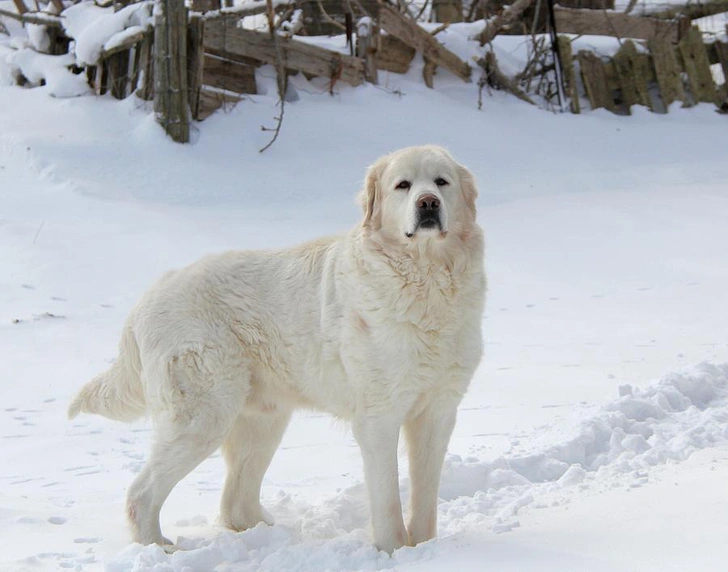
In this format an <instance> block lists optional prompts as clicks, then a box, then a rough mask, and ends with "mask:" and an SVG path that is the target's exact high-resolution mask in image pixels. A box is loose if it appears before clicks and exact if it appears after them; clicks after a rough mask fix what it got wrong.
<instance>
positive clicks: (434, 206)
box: [407, 195, 443, 238]
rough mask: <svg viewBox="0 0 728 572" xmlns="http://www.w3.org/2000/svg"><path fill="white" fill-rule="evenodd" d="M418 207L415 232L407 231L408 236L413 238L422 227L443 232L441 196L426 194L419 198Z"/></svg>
mask: <svg viewBox="0 0 728 572" xmlns="http://www.w3.org/2000/svg"><path fill="white" fill-rule="evenodd" d="M416 207H417V212H416V218H415V228H414V231H413V232H411V233H409V232H408V233H407V237H409V238H412V237H413V236H414V234H415V233H416V232H417V231H418V230H420V229H421V228H424V229H428V230H430V229H437V230H439V231H440V232H442V230H443V229H442V219H441V217H440V199H439V198H437V197H436V196H435V195H424V196H422V197H420V198H419V199H417V204H416Z"/></svg>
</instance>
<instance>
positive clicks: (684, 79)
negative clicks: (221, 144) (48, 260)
mask: <svg viewBox="0 0 728 572" xmlns="http://www.w3.org/2000/svg"><path fill="white" fill-rule="evenodd" d="M28 2H29V0H5V1H0V32H1V31H2V30H3V28H6V33H10V32H7V26H5V25H4V24H5V23H11V22H12V23H13V25H14V26H17V25H20V26H23V27H24V28H25V31H26V34H27V37H28V42H27V44H29V45H24V44H22V43H17V42H16V44H15V46H14V48H15V49H16V50H17V53H15V54H14V55H13V56H11V57H10V58H9V60H11V67H12V69H13V70H14V72H13V73H14V74H15V79H16V81H17V83H19V84H24V85H29V86H32V85H37V84H41V85H42V84H44V83H46V82H50V81H53V82H55V83H56V84H58V85H56V86H55V87H54V89H53V90H52V91H51V92H52V93H55V94H62V95H75V94H78V93H82V92H83V90H86V91H88V90H89V89H90V90H92V91H93V92H95V93H96V94H99V95H101V94H105V93H109V94H111V95H112V96H114V97H117V98H124V97H127V96H128V95H130V94H132V93H136V94H137V95H138V96H140V97H142V98H143V99H147V100H150V99H154V100H155V111H156V113H157V115H158V117H160V122H161V123H162V124H163V125H164V126H165V128H166V129H167V131H168V132H169V133H170V134H171V135H172V136H173V137H174V138H175V139H176V140H179V141H185V140H186V139H187V137H188V135H186V133H188V131H189V120H190V117H191V118H192V119H195V120H203V119H204V118H205V117H207V116H209V115H210V114H211V113H213V112H214V111H215V110H216V109H219V108H220V107H221V106H224V105H226V104H227V103H231V102H237V101H239V100H240V99H241V98H242V97H243V96H244V95H245V94H254V93H256V92H257V86H256V74H255V71H256V69H257V68H258V67H260V66H262V65H265V64H272V65H274V66H275V68H276V70H277V73H278V75H279V76H281V77H283V80H280V81H279V91H280V88H281V86H284V85H285V77H287V75H288V74H292V73H303V74H306V75H307V76H308V77H312V76H318V77H325V78H327V79H328V80H329V86H330V90H332V91H333V88H334V86H335V85H336V84H337V83H338V82H345V83H348V84H350V85H353V86H356V85H359V84H362V83H364V82H371V83H377V81H378V71H381V70H386V71H389V72H393V73H405V72H407V71H408V69H409V68H410V64H411V62H412V61H413V59H414V57H415V54H417V53H420V54H421V55H422V58H423V60H424V64H425V65H424V69H423V81H424V82H425V83H426V84H427V85H428V86H429V87H433V86H434V77H435V70H436V69H437V68H438V67H442V68H445V69H447V70H449V71H450V72H451V73H452V74H454V75H455V76H456V77H458V78H460V79H461V80H463V81H465V82H469V81H471V77H472V75H473V69H476V70H477V69H478V66H479V67H480V68H482V71H481V77H480V79H479V82H478V83H479V85H480V87H481V89H482V88H484V87H486V86H487V87H489V88H495V89H504V90H507V91H509V92H511V93H513V94H514V95H516V96H517V97H519V98H520V99H522V100H524V101H528V102H529V103H535V102H539V103H540V104H542V105H546V106H549V105H551V106H553V100H554V99H555V94H557V93H558V94H563V95H565V96H566V97H567V99H568V101H562V102H561V103H562V108H563V107H564V106H565V105H566V104H568V105H569V107H570V109H571V111H572V112H575V113H579V112H580V111H581V109H582V108H583V106H584V105H585V104H587V103H588V105H589V106H590V107H591V108H592V109H597V108H605V109H608V110H610V111H612V112H615V113H621V114H629V113H630V108H631V107H632V106H633V105H643V106H646V107H648V108H649V109H650V110H652V111H655V112H666V111H667V110H668V109H669V107H670V105H671V104H672V103H673V102H676V101H678V102H681V103H682V104H683V105H694V104H695V103H697V102H711V103H715V104H716V105H718V107H719V108H720V109H722V110H725V111H728V109H726V107H728V89H727V88H726V77H728V30H726V33H725V34H722V35H721V34H720V33H719V34H714V35H713V36H712V38H710V39H709V40H708V41H706V40H705V38H704V36H703V34H701V32H700V31H699V30H698V28H697V27H695V26H693V22H698V23H700V22H701V20H700V19H701V18H702V22H705V18H706V17H707V18H711V20H710V22H711V25H712V26H713V27H714V28H715V23H716V22H720V21H721V20H720V18H723V20H722V21H723V22H728V0H712V1H711V2H707V3H704V4H701V5H700V6H696V5H694V4H688V5H687V6H685V7H683V8H682V9H679V8H677V9H676V8H675V7H674V6H668V7H667V8H665V7H659V6H655V5H651V8H650V6H647V8H645V7H637V6H636V3H635V2H630V3H629V5H628V6H627V8H626V10H625V11H624V12H618V11H615V10H613V9H612V8H614V0H561V1H560V4H561V6H555V7H553V8H554V10H553V15H554V18H553V20H551V19H550V18H548V17H547V14H548V12H549V11H548V10H546V6H548V5H549V4H551V3H552V0H506V2H510V3H508V4H506V5H504V4H503V3H502V2H501V1H500V0H494V1H493V2H489V3H483V2H470V3H463V2H462V1H461V0H435V1H434V3H433V4H432V10H431V14H432V17H435V18H438V19H440V20H446V22H445V23H444V24H442V25H441V26H437V27H435V26H432V25H430V26H428V25H423V24H422V23H421V21H420V20H421V18H418V16H420V15H417V14H412V13H411V12H410V11H411V7H409V6H404V5H400V4H398V5H397V6H395V5H394V4H390V3H388V2H386V1H384V0H357V1H356V2H350V1H347V0H268V1H266V0H246V1H245V2H242V3H239V4H238V5H236V6H234V7H225V8H222V7H221V2H220V0H192V2H191V10H188V9H186V8H185V7H184V3H183V0H156V2H157V5H158V6H157V9H156V10H154V12H155V13H154V15H153V7H154V3H155V0H141V1H137V0H117V1H115V2H114V3H113V5H112V0H96V3H92V2H90V1H86V0H81V1H80V2H77V3H76V4H73V5H70V2H69V0H34V6H33V9H31V8H30V7H29V4H28ZM104 2H105V4H104ZM225 4H226V5H227V4H232V2H231V1H229V0H225ZM425 7H427V6H425ZM10 8H14V10H12V9H10ZM648 8H649V9H648ZM268 10H270V13H268ZM255 18H257V19H258V20H260V19H261V18H266V19H267V20H268V21H270V22H273V28H274V33H271V31H270V26H266V27H267V30H266V31H260V30H258V29H254V28H255V27H256V26H255V25H254V24H255V22H252V21H253V20H254V19H255ZM459 20H470V21H471V22H472V21H478V20H479V21H481V22H483V24H482V27H473V26H475V25H469V24H462V25H461V26H463V27H462V28H458V32H457V33H458V34H460V36H457V37H458V38H460V39H458V40H457V42H456V45H458V43H459V45H460V46H465V45H467V46H469V47H466V48H464V49H463V50H461V54H462V53H466V54H470V55H468V57H462V55H458V54H456V53H454V52H453V51H451V50H450V49H448V47H446V46H445V45H444V43H443V42H441V41H440V40H439V39H438V38H439V36H438V34H439V33H440V32H442V31H444V30H446V29H448V27H449V26H450V22H456V21H459ZM551 22H553V24H552V23H551ZM258 23H259V22H258ZM453 26H458V24H454V25H453ZM468 26H470V27H468ZM257 27H258V28H260V27H261V26H257ZM473 30H477V33H475V34H473ZM321 32H326V33H336V34H340V35H344V36H345V37H346V38H347V50H346V51H347V52H348V53H346V52H344V51H342V50H341V49H340V48H339V49H329V47H327V46H328V44H327V43H326V42H325V41H317V40H314V41H312V40H311V39H310V37H309V38H304V37H302V36H301V34H312V33H321ZM527 32H528V33H527ZM543 32H549V33H551V34H552V38H555V39H556V43H557V45H558V49H554V50H553V51H552V50H550V49H548V45H547V44H548V36H545V35H544V34H543ZM502 34H521V35H522V37H523V38H524V43H526V42H532V45H533V49H532V50H531V53H530V55H529V61H527V62H526V66H525V68H524V70H523V71H522V72H520V73H517V74H515V75H513V73H512V70H511V74H510V75H509V74H506V73H505V72H504V71H503V70H501V68H500V67H499V64H498V61H497V59H496V57H495V51H494V50H493V41H494V39H496V37H497V36H499V35H502ZM557 34H558V36H557ZM463 36H464V37H463ZM594 36H602V37H605V36H611V37H612V38H615V40H614V42H615V43H616V42H618V46H619V48H618V49H613V50H611V51H609V50H607V51H606V53H605V51H604V50H597V49H596V48H594V47H592V46H590V45H588V43H585V41H584V38H589V37H594ZM449 37H450V38H452V37H454V36H453V35H452V34H450V36H449ZM476 44H477V45H479V46H480V47H479V48H478V47H476ZM18 46H20V47H18ZM478 50H479V52H478V53H479V55H478V57H477V58H474V57H472V54H473V53H475V52H476V51H478ZM29 52H33V53H41V54H46V55H49V56H56V57H57V58H58V60H57V61H58V62H60V63H59V65H60V68H61V69H62V70H63V74H60V75H59V73H58V69H57V68H58V66H56V68H54V70H53V72H52V73H51V68H52V67H53V66H51V65H50V64H49V63H48V60H41V59H39V58H34V57H32V54H31V53H29ZM69 52H70V53H69ZM555 54H558V56H559V57H558V58H556V57H555ZM549 58H550V59H549ZM556 68H559V69H560V70H561V73H560V74H558V75H555V76H554V78H555V79H554V82H552V83H551V84H550V85H552V86H553V85H554V84H558V85H559V89H553V88H547V89H545V90H544V89H541V88H540V87H534V85H536V86H542V85H543V84H544V82H543V78H544V77H545V76H546V75H547V74H549V73H553V72H554V70H555V69H556ZM64 74H65V75H64ZM71 76H73V78H71ZM537 77H538V78H539V79H536V78H537ZM546 84H547V86H548V85H549V82H546ZM283 93H285V90H284V91H283Z"/></svg>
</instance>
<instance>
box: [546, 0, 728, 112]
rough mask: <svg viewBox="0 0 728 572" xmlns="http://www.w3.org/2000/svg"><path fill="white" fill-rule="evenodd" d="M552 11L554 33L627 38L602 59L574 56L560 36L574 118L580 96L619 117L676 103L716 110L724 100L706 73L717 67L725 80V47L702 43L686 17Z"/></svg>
mask: <svg viewBox="0 0 728 572" xmlns="http://www.w3.org/2000/svg"><path fill="white" fill-rule="evenodd" d="M555 12H556V13H555V15H556V29H557V30H558V32H559V33H569V34H590V35H609V36H615V37H617V38H629V39H626V40H621V47H620V49H619V50H618V52H617V53H616V54H614V56H613V57H602V56H599V55H597V54H595V53H593V52H591V51H587V50H579V51H578V52H577V53H573V49H572V45H571V41H570V40H569V38H568V37H567V36H560V37H559V46H558V47H559V51H560V56H561V61H562V63H563V66H564V80H565V86H564V87H565V91H566V93H567V95H568V96H569V99H570V104H571V111H572V112H574V113H579V111H580V105H579V99H580V98H581V97H582V96H583V97H585V98H586V99H587V100H588V101H589V105H590V106H591V108H592V109H598V108H604V109H608V110H609V111H612V112H614V113H619V114H630V113H631V111H630V110H631V107H632V106H633V105H642V106H645V107H647V108H649V109H650V110H651V111H655V112H658V113H666V112H667V110H668V108H669V106H670V105H671V104H672V103H674V102H675V101H679V102H681V103H682V105H683V106H691V105H695V104H696V103H698V102H707V103H715V104H716V105H718V106H719V107H721V106H722V105H724V102H726V101H728V93H727V91H726V89H727V88H726V83H725V79H724V81H723V83H722V84H720V85H718V84H717V83H716V81H715V80H714V77H713V74H712V73H711V69H710V66H711V65H713V64H719V65H720V66H721V68H722V71H723V75H724V78H728V43H725V42H721V41H717V40H716V41H713V42H710V43H704V40H703V37H702V34H701V33H700V31H699V30H698V29H697V28H695V27H693V26H691V22H690V20H689V19H688V18H687V17H684V16H682V17H681V16H679V17H677V18H674V19H671V20H664V19H656V18H645V17H635V16H628V15H625V14H619V13H614V12H598V11H593V12H592V11H585V10H568V9H563V8H561V9H559V8H557V9H556V11H555ZM585 12H591V13H585ZM579 79H580V80H581V81H579Z"/></svg>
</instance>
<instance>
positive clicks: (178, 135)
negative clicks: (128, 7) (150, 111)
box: [154, 0, 190, 143]
mask: <svg viewBox="0 0 728 572" xmlns="http://www.w3.org/2000/svg"><path fill="white" fill-rule="evenodd" d="M155 11H156V18H155V20H154V112H155V113H156V116H157V121H158V122H159V123H160V124H161V125H162V126H163V127H164V129H165V131H166V132H167V133H168V134H169V136H170V137H172V139H174V140H175V141H177V142H178V143H187V142H188V141H189V140H190V110H189V103H188V101H189V98H188V94H187V9H186V8H185V4H184V0H158V2H157V5H156V7H155Z"/></svg>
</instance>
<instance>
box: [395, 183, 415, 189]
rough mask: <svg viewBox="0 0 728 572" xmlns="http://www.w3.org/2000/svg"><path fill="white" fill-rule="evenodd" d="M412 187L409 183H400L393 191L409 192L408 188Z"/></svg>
mask: <svg viewBox="0 0 728 572" xmlns="http://www.w3.org/2000/svg"><path fill="white" fill-rule="evenodd" d="M411 186H412V183H410V182H409V181H400V182H399V183H398V184H397V186H396V187H395V189H402V190H403V191H407V190H409V188H410V187H411Z"/></svg>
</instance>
